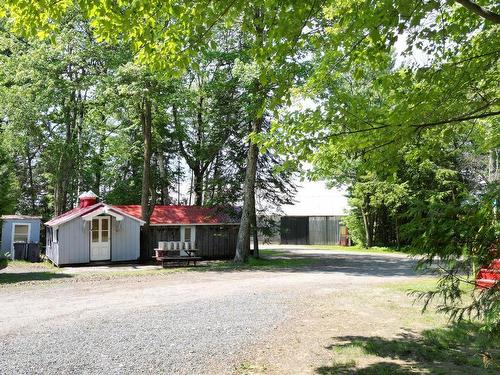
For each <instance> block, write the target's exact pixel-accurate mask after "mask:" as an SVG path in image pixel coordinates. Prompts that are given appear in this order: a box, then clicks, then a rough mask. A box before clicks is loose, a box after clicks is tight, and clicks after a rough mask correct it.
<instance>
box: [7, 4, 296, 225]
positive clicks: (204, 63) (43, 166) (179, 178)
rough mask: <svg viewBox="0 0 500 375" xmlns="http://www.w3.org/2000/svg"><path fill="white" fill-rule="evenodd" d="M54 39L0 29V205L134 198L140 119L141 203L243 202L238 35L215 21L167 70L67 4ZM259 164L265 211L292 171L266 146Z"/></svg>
mask: <svg viewBox="0 0 500 375" xmlns="http://www.w3.org/2000/svg"><path fill="white" fill-rule="evenodd" d="M4 26H5V25H4ZM53 38H54V39H53V40H52V41H50V40H45V41H44V40H37V39H35V38H23V37H19V36H16V35H14V34H13V33H11V32H10V31H9V30H8V29H6V28H5V27H3V28H2V29H1V31H0V51H1V52H0V53H1V61H2V65H1V69H0V92H1V96H0V111H1V115H0V118H1V119H2V123H1V124H0V126H1V127H0V134H1V135H2V137H1V144H0V146H1V147H0V156H1V163H2V164H1V165H2V168H3V169H2V177H3V179H2V184H3V186H4V188H3V189H2V191H3V196H2V198H1V199H2V202H1V203H0V212H1V213H13V212H20V213H24V214H31V215H41V216H43V217H44V218H49V217H51V216H53V215H58V214H61V213H62V212H65V211H66V210H68V209H70V208H73V207H74V206H75V205H76V203H77V199H78V196H79V195H80V194H81V193H82V192H84V191H87V190H92V191H94V192H95V193H96V194H97V195H99V196H100V197H101V199H103V200H104V201H106V202H107V203H110V204H139V203H141V194H142V189H143V183H142V180H143V176H144V159H145V156H144V152H145V146H144V136H145V134H146V133H148V131H147V130H146V129H147V128H149V129H150V134H151V142H150V145H148V148H149V149H148V150H147V151H148V153H150V156H147V158H149V160H150V162H149V166H150V168H151V171H150V175H151V182H150V184H149V185H150V186H149V187H148V188H149V189H150V192H151V198H150V202H149V203H150V204H196V205H206V206H213V205H241V202H242V192H243V180H244V178H245V168H246V154H247V150H248V142H247V135H248V134H249V132H250V127H251V120H252V118H251V111H250V110H249V107H251V106H252V104H253V103H252V101H253V100H254V98H252V92H251V90H252V87H250V85H249V83H248V79H247V77H246V75H248V73H246V72H245V70H244V68H240V69H239V68H238V66H243V65H244V62H245V60H248V56H246V54H245V36H244V33H242V32H238V31H236V30H233V29H229V30H221V31H220V32H218V33H217V35H216V36H215V39H216V41H217V43H216V44H214V48H209V49H207V50H205V51H203V53H200V54H199V55H197V56H196V59H195V62H196V67H193V68H191V69H188V70H187V71H186V72H185V73H184V74H182V75H180V76H177V77H175V78H172V77H168V76H165V75H164V74H160V73H154V72H151V71H150V70H148V69H147V68H146V67H140V66H138V65H137V64H134V56H133V54H132V53H131V52H130V48H129V46H126V45H123V46H122V45H110V44H107V43H102V42H97V41H96V39H95V37H94V36H93V35H92V32H91V30H90V27H89V24H88V22H86V21H85V20H84V19H83V18H82V16H81V15H80V14H79V13H78V12H76V11H75V12H72V13H71V14H68V15H67V16H66V18H65V20H64V27H63V28H61V29H60V30H59V31H58V32H57V33H56V34H55V35H54V37H53ZM238 64H239V65H238ZM270 117H271V115H270V114H268V113H266V114H264V115H263V125H262V126H263V127H264V128H265V127H267V126H268V124H269V121H270ZM258 163H259V168H258V174H257V198H258V199H259V198H262V199H263V200H265V201H266V202H267V207H266V208H267V209H268V211H271V212H272V210H274V209H277V208H278V207H279V205H280V204H281V203H286V202H290V201H291V199H292V197H293V193H294V187H293V186H292V185H291V183H290V181H291V178H292V172H289V171H281V172H276V171H275V170H274V167H275V166H276V165H278V164H280V159H279V157H278V156H275V155H272V154H271V153H264V154H261V155H259V160H258Z"/></svg>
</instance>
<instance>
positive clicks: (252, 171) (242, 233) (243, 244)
mask: <svg viewBox="0 0 500 375" xmlns="http://www.w3.org/2000/svg"><path fill="white" fill-rule="evenodd" d="M262 122H263V117H262V116H259V117H258V118H257V119H255V120H254V121H253V122H252V131H253V132H254V133H256V134H258V133H259V132H260V130H261V127H262ZM258 153H259V149H258V147H257V145H256V144H255V143H252V142H251V141H250V145H249V147H248V154H247V169H246V175H245V185H244V196H243V210H242V214H241V222H240V229H239V231H238V240H237V243H236V255H235V257H234V262H235V263H243V262H245V261H246V260H247V258H248V247H249V244H250V227H251V223H252V215H253V212H252V211H253V210H252V200H254V199H255V177H256V174H257V158H258Z"/></svg>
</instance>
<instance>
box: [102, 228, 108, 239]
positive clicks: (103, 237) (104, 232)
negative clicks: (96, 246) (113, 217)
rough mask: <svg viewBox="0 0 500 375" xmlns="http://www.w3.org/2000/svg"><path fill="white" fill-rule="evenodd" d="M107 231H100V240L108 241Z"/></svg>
mask: <svg viewBox="0 0 500 375" xmlns="http://www.w3.org/2000/svg"><path fill="white" fill-rule="evenodd" d="M108 238H109V236H108V231H107V230H103V231H102V232H101V242H108Z"/></svg>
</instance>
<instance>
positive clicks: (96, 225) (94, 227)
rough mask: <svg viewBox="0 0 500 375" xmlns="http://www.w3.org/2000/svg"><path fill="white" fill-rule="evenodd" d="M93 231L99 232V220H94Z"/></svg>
mask: <svg viewBox="0 0 500 375" xmlns="http://www.w3.org/2000/svg"><path fill="white" fill-rule="evenodd" d="M92 230H99V219H93V220H92Z"/></svg>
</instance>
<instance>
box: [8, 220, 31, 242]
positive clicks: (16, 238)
mask: <svg viewBox="0 0 500 375" xmlns="http://www.w3.org/2000/svg"><path fill="white" fill-rule="evenodd" d="M29 239H30V225H29V224H14V227H13V234H12V242H29Z"/></svg>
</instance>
